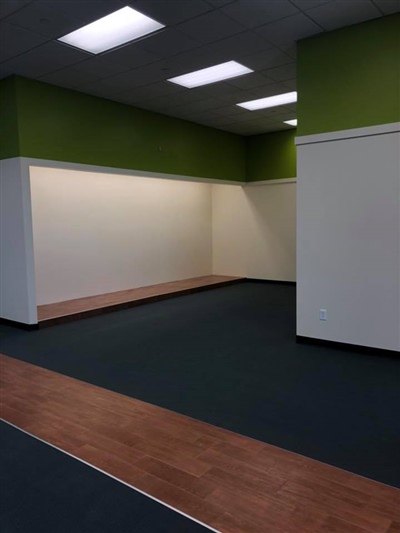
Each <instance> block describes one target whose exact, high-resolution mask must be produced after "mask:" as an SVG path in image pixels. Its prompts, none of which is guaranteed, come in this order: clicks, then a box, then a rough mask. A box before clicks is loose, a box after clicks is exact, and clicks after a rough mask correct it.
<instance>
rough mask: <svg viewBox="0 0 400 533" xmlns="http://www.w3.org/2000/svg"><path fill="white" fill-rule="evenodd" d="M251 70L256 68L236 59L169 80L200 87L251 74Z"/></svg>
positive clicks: (185, 85) (184, 85)
mask: <svg viewBox="0 0 400 533" xmlns="http://www.w3.org/2000/svg"><path fill="white" fill-rule="evenodd" d="M250 72H254V70H251V69H249V68H247V67H244V66H243V65H241V64H240V63H236V61H227V62H226V63H221V64H219V65H214V66H213V67H208V68H203V69H201V70H196V71H195V72H190V73H189V74H184V75H183V76H176V77H175V78H169V80H167V81H172V83H177V84H178V85H182V86H183V87H187V88H188V89H192V88H193V87H200V86H201V85H207V84H208V83H215V82H216V81H222V80H228V79H230V78H236V77H237V76H243V74H249V73H250Z"/></svg>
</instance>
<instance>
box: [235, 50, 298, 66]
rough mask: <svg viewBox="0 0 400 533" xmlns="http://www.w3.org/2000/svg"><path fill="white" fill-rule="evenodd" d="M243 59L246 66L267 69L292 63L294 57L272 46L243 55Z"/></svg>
mask: <svg viewBox="0 0 400 533" xmlns="http://www.w3.org/2000/svg"><path fill="white" fill-rule="evenodd" d="M242 61H243V63H245V65H246V67H249V68H252V69H254V70H266V69H268V68H273V67H279V66H281V65H286V64H288V63H292V62H293V58H292V57H291V56H289V55H288V54H285V53H284V52H282V51H281V50H279V48H276V47H275V46H270V47H269V48H268V49H267V50H263V51H262V52H259V53H257V54H251V55H249V56H245V57H243V59H242Z"/></svg>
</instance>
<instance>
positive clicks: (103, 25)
mask: <svg viewBox="0 0 400 533" xmlns="http://www.w3.org/2000/svg"><path fill="white" fill-rule="evenodd" d="M164 27H165V26H164V25H163V24H160V23H159V22H156V21H155V20H153V19H151V18H149V17H146V15H142V13H139V11H136V10H135V9H132V8H131V7H123V8H122V9H119V10H118V11H114V13H111V14H110V15H107V16H106V17H103V18H101V19H99V20H95V21H94V22H92V23H90V24H88V25H87V26H83V28H79V30H76V31H73V32H71V33H68V34H67V35H64V37H60V38H59V39H58V40H59V41H61V42H62V43H66V44H70V45H71V46H75V47H76V48H80V49H81V50H86V52H91V53H92V54H100V53H101V52H105V51H106V50H111V48H115V47H116V46H121V45H122V44H125V43H128V42H130V41H133V40H134V39H138V38H139V37H143V36H144V35H148V34H149V33H152V32H154V31H157V30H160V29H161V28H164Z"/></svg>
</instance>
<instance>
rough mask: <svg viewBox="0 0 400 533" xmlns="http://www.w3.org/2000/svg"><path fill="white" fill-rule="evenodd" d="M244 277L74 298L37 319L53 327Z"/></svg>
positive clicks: (50, 306) (40, 309)
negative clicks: (61, 323)
mask: <svg viewBox="0 0 400 533" xmlns="http://www.w3.org/2000/svg"><path fill="white" fill-rule="evenodd" d="M242 279H243V278H237V277H233V276H217V275H212V276H201V277H197V278H190V279H184V280H179V281H172V282H169V283H159V284H157V285H148V286H146V287H139V288H136V289H128V290H124V291H118V292H109V293H106V294H99V295H96V296H88V297H86V298H77V299H74V300H66V301H64V302H57V303H52V304H46V305H39V306H38V308H37V311H38V320H39V323H40V324H41V325H42V326H43V325H44V323H46V325H53V324H54V323H60V322H63V321H67V320H57V319H60V318H68V317H69V318H70V319H71V318H73V317H75V318H76V319H80V318H84V317H86V316H95V315H96V314H101V313H103V312H107V311H108V312H109V311H110V310H116V309H123V308H127V307H133V306H134V305H138V304H143V303H147V302H150V301H156V300H160V299H162V298H165V297H171V296H173V295H176V296H178V295H182V294H189V293H193V292H199V291H200V290H205V289H208V288H216V287H221V286H223V285H230V284H232V283H237V282H239V281H241V280H242Z"/></svg>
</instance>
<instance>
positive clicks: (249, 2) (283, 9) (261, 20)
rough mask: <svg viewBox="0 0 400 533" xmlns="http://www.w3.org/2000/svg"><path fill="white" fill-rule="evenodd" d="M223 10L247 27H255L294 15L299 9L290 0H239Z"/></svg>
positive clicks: (222, 10)
mask: <svg viewBox="0 0 400 533" xmlns="http://www.w3.org/2000/svg"><path fill="white" fill-rule="evenodd" d="M221 12H222V13H224V14H225V15H228V17H231V18H232V19H234V20H236V21H237V22H240V24H242V25H243V26H246V28H255V27H256V26H261V25H262V24H266V23H267V22H272V21H274V20H279V19H281V18H284V17H288V16H289V15H293V14H294V13H297V12H298V9H297V7H295V6H294V5H293V4H292V3H290V2H289V0H268V1H267V2H261V1H260V0H238V1H237V2H233V3H231V4H229V5H227V6H226V7H224V8H222V9H221Z"/></svg>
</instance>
